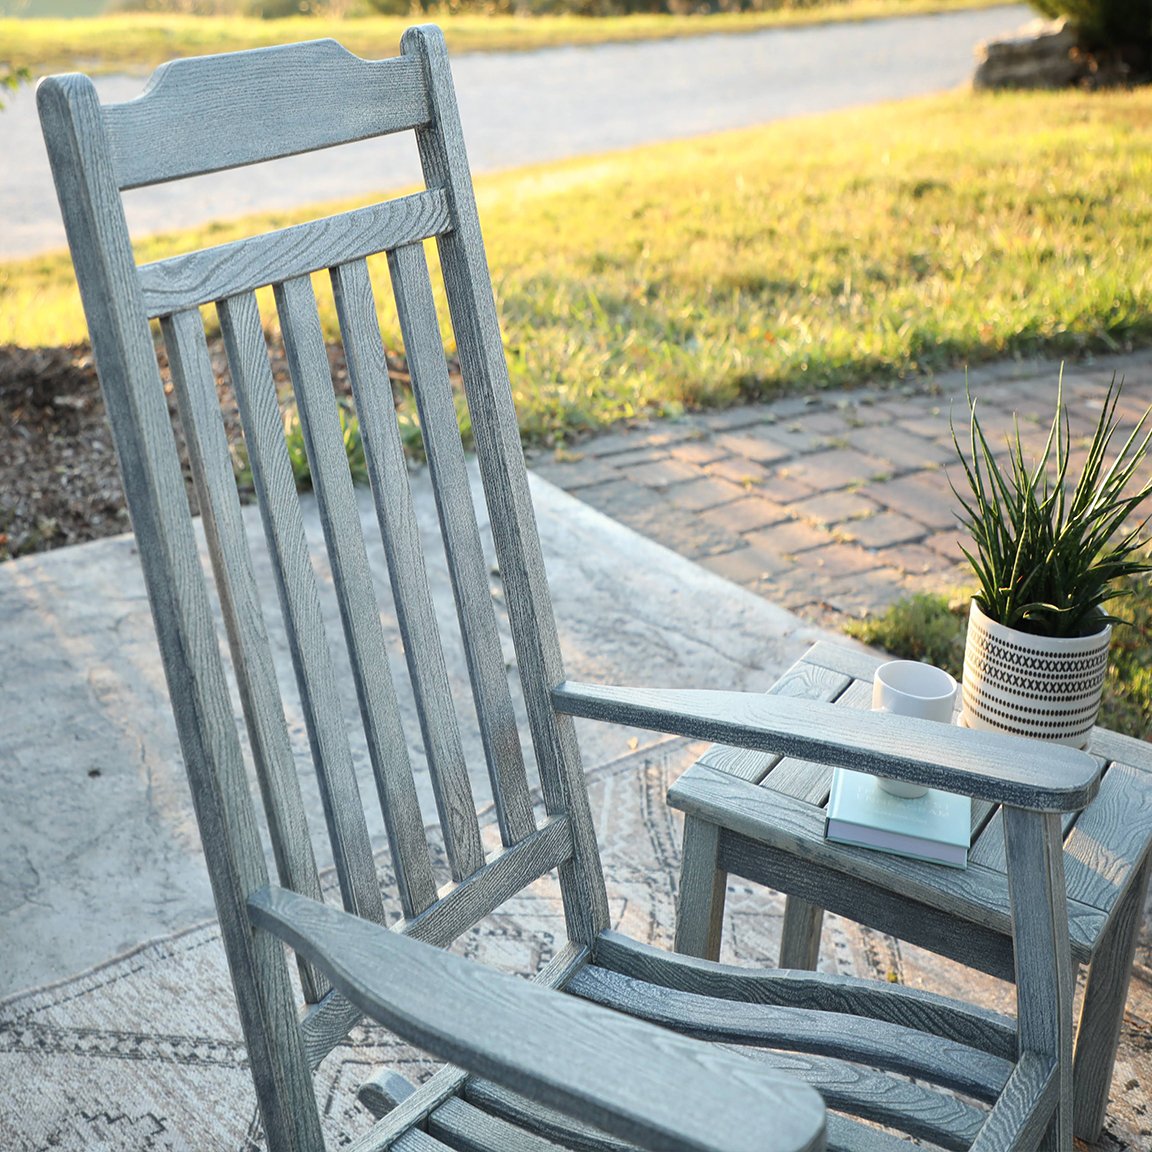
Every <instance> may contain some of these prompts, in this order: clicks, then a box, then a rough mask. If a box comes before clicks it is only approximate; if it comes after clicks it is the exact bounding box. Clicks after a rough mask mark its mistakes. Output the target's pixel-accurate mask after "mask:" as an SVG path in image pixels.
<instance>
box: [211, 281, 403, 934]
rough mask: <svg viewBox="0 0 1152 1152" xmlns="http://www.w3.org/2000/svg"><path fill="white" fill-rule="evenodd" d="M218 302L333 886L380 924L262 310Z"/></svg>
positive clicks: (251, 301) (251, 303)
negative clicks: (310, 759)
mask: <svg viewBox="0 0 1152 1152" xmlns="http://www.w3.org/2000/svg"><path fill="white" fill-rule="evenodd" d="M217 307H218V311H219V315H220V327H221V330H222V332H223V334H224V343H225V346H226V348H227V351H228V363H229V367H230V369H231V372H232V384H233V388H234V390H235V393H236V401H237V404H238V405H239V408H240V419H241V422H242V423H243V426H244V437H245V442H246V444H247V448H248V458H249V462H250V463H251V466H252V479H253V482H254V484H255V487H256V496H257V499H258V500H259V502H260V511H261V514H262V518H263V522H264V533H265V536H266V538H267V540H268V549H269V552H270V553H271V556H272V569H273V573H274V574H275V579H276V588H277V592H278V593H279V597H280V606H281V610H282V612H283V614H284V623H285V628H286V630H287V634H288V643H289V646H290V648H291V652H292V661H293V664H294V665H295V669H296V678H297V682H298V684H299V687H300V697H301V703H302V705H303V708H304V722H305V724H306V726H307V729H308V738H309V741H310V743H311V746H312V757H313V762H314V763H315V766H316V774H317V777H318V779H319V783H320V794H321V798H322V801H323V804H324V816H325V819H326V821H327V824H328V835H329V838H330V841H331V845H332V855H333V859H334V861H335V864H336V871H337V874H338V875H339V878H340V891H341V894H342V896H343V898H344V904H345V907H346V908H348V910H349V911H352V912H355V913H356V914H357V915H360V916H365V917H367V918H368V919H371V920H376V921H377V922H379V923H383V922H384V903H383V900H382V899H381V896H380V888H379V885H378V883H377V880H376V868H375V863H374V861H373V859H372V845H371V842H370V840H369V837H368V828H367V825H366V823H365V820H364V811H363V808H362V807H361V803H360V792H359V789H358V788H357V785H356V776H355V772H354V770H353V765H352V753H351V750H350V749H349V746H348V739H347V734H346V733H345V731H344V727H343V710H342V708H341V706H340V696H339V693H338V691H337V688H336V677H335V674H334V672H333V669H332V660H331V656H330V654H329V651H328V642H327V638H326V636H325V631H324V621H323V616H322V613H321V607H320V595H319V591H318V589H317V587H316V578H315V575H314V573H313V571H312V562H311V559H310V557H309V554H308V540H307V537H306V536H305V533H304V520H303V516H302V515H301V510H300V504H299V501H298V499H297V496H296V484H295V480H294V479H293V476H292V465H291V463H290V461H289V459H288V449H287V446H286V445H285V443H284V429H283V424H282V422H281V416H280V407H279V404H278V403H277V399H276V384H275V382H274V381H273V379H272V369H271V366H270V365H269V363H268V348H267V345H266V343H265V341H264V332H263V329H262V328H261V325H260V312H259V310H258V308H257V306H256V298H255V296H254V295H252V294H250V293H245V294H244V295H242V296H233V297H230V298H228V299H227V300H222V301H220V303H219V305H218V306H217Z"/></svg>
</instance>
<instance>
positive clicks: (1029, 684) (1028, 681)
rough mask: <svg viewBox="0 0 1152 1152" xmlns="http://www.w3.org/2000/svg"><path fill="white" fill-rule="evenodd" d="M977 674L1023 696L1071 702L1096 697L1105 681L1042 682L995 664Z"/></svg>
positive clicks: (977, 670)
mask: <svg viewBox="0 0 1152 1152" xmlns="http://www.w3.org/2000/svg"><path fill="white" fill-rule="evenodd" d="M976 672H977V673H978V674H979V675H980V676H982V677H983V678H984V679H985V680H990V681H993V682H994V683H996V684H998V685H999V686H1000V687H1001V688H1004V689H1011V690H1013V691H1015V692H1016V693H1017V694H1018V695H1021V696H1059V698H1060V699H1061V700H1069V701H1071V700H1076V699H1079V698H1082V697H1088V696H1093V695H1095V693H1096V692H1098V691H1099V689H1100V684H1101V682H1102V679H1103V678H1102V677H1100V676H1095V677H1092V678H1091V679H1077V680H1063V681H1057V680H1055V679H1047V680H1040V679H1037V678H1035V677H1033V676H1024V675H1022V674H1020V673H1018V672H1010V671H1008V670H1006V669H1002V668H999V667H997V666H996V665H994V664H985V665H984V666H983V667H977V668H976Z"/></svg>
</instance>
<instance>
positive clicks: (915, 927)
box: [720, 832, 1013, 980]
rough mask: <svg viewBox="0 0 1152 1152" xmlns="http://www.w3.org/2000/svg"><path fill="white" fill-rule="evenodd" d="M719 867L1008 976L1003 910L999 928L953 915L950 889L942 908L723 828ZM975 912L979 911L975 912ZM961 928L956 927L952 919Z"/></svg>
mask: <svg viewBox="0 0 1152 1152" xmlns="http://www.w3.org/2000/svg"><path fill="white" fill-rule="evenodd" d="M720 864H721V867H723V868H726V869H728V870H729V871H730V872H731V873H732V874H734V875H737V876H741V877H743V878H744V879H746V880H751V881H753V882H755V883H757V884H764V885H765V886H767V887H773V888H776V889H778V890H779V891H781V892H786V893H787V894H788V895H789V896H798V897H799V898H800V899H801V900H804V901H807V902H808V903H809V904H818V905H820V904H822V905H824V906H825V907H826V909H827V910H828V911H829V912H833V913H835V914H836V915H839V916H844V917H846V918H847V919H849V920H858V921H861V922H863V923H866V924H868V925H869V926H870V927H872V928H875V929H876V930H878V931H880V932H885V933H888V934H889V935H892V936H896V937H897V938H898V939H903V940H907V941H908V942H909V943H910V944H916V945H918V946H919V947H921V948H927V949H928V950H929V951H933V952H937V953H941V954H944V955H947V956H949V957H951V958H952V959H953V960H957V961H959V962H960V963H962V964H967V965H968V966H969V967H973V968H979V969H980V971H982V972H987V973H988V974H989V975H991V976H996V977H998V978H999V979H1002V980H1011V979H1012V973H1013V965H1012V944H1011V938H1010V936H1009V935H1008V931H1007V926H1008V925H1009V923H1010V921H1009V918H1008V916H1007V915H1006V914H1005V913H1003V912H1000V916H1001V917H1002V920H1003V924H1004V925H1005V927H1003V928H999V929H997V928H993V927H991V926H989V925H987V924H981V923H977V922H975V921H971V920H960V921H958V920H957V915H958V911H957V909H958V907H959V906H963V904H964V903H965V902H964V901H957V900H956V892H955V891H954V890H950V891H949V892H947V893H946V896H947V899H945V900H944V901H943V903H944V904H945V905H946V908H943V909H942V908H940V907H938V905H939V904H940V903H941V902H942V901H940V900H935V901H934V902H933V903H925V902H923V901H922V900H917V899H913V898H911V897H909V896H908V895H906V894H905V893H903V892H902V891H899V894H896V895H894V894H893V889H892V886H891V883H892V879H893V878H895V875H894V876H893V878H890V879H888V880H880V881H879V882H877V881H870V880H865V879H864V878H862V877H860V876H857V875H854V874H853V873H852V872H851V871H846V870H845V869H844V867H843V865H842V864H841V866H839V867H828V866H824V865H822V864H818V863H816V862H815V861H814V860H812V859H808V858H804V857H801V858H797V856H796V854H795V853H793V852H792V851H790V850H789V849H788V848H773V847H769V846H767V845H765V844H763V843H762V842H761V841H759V840H756V839H753V838H750V837H747V836H742V835H740V834H739V833H735V832H725V833H724V834H723V836H722V837H721V848H720ZM977 914H979V913H977ZM987 918H989V919H992V918H994V917H987ZM958 923H960V924H962V925H963V931H958V930H957V924H958Z"/></svg>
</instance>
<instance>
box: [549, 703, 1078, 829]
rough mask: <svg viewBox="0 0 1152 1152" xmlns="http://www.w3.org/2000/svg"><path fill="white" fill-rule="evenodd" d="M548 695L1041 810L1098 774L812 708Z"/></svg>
mask: <svg viewBox="0 0 1152 1152" xmlns="http://www.w3.org/2000/svg"><path fill="white" fill-rule="evenodd" d="M552 695H553V699H554V700H555V702H556V706H557V707H558V708H559V709H561V710H563V711H566V712H569V713H570V714H572V715H574V716H584V717H588V718H590V719H593V720H604V721H606V722H609V723H616V724H631V725H635V726H637V727H640V728H653V729H655V730H657V731H661V732H668V733H672V734H675V735H679V736H690V737H692V738H694V739H698V740H713V741H716V742H718V743H723V744H739V745H742V746H745V747H749V748H759V749H763V750H764V751H777V752H784V753H785V754H787V755H790V756H798V757H800V758H802V759H808V760H815V761H817V762H819V763H823V764H833V765H836V764H841V765H843V766H844V767H847V768H853V769H855V770H856V771H859V772H868V773H871V774H872V775H876V776H890V777H892V778H893V779H897V780H905V781H908V782H910V783H913V784H926V785H928V787H930V788H944V789H946V790H948V791H952V792H960V793H962V794H965V795H969V796H975V797H979V798H981V799H984V800H991V801H994V802H996V803H1009V804H1016V805H1018V806H1020V807H1028V808H1033V809H1036V810H1041V811H1047V810H1051V811H1060V812H1064V811H1070V810H1072V809H1076V808H1083V807H1084V806H1085V805H1086V804H1087V803H1088V802H1089V801H1090V800H1091V799H1092V797H1093V796H1094V795H1095V791H1096V787H1097V777H1098V775H1099V769H1100V765H1099V762H1098V761H1097V760H1096V759H1095V758H1094V757H1092V756H1089V755H1087V754H1086V753H1083V752H1078V751H1077V750H1076V749H1072V748H1065V747H1063V746H1059V747H1053V746H1052V745H1050V744H1043V743H1041V742H1040V741H1026V740H1023V739H1020V738H1019V737H1007V736H1001V735H999V734H998V733H990V732H970V731H968V730H967V729H961V728H954V727H952V726H950V725H947V724H935V723H932V722H931V721H929V720H918V719H914V718H912V717H909V716H894V715H891V714H887V713H884V714H881V713H874V712H856V711H854V710H850V709H841V708H837V707H836V706H835V705H834V704H825V703H821V702H819V701H809V700H791V699H788V698H785V697H779V696H767V695H758V694H755V693H747V692H711V691H696V690H692V689H687V690H659V689H647V688H616V687H609V686H605V685H587V684H577V683H574V682H568V683H563V684H560V685H558V686H557V687H556V688H555V689H554V690H553V693H552Z"/></svg>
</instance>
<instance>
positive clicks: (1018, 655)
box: [974, 631, 1108, 672]
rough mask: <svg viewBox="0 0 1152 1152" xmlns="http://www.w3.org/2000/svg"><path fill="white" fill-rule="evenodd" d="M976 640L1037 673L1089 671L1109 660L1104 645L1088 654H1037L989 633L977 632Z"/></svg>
mask: <svg viewBox="0 0 1152 1152" xmlns="http://www.w3.org/2000/svg"><path fill="white" fill-rule="evenodd" d="M974 638H975V639H976V640H977V642H978V643H979V644H980V645H981V647H984V648H988V649H993V650H995V651H996V653H997V655H998V656H999V658H1000V659H1002V660H1005V661H1007V662H1009V663H1013V664H1022V665H1023V666H1024V667H1026V668H1035V669H1036V670H1037V671H1049V670H1050V671H1054V672H1055V671H1060V670H1062V669H1064V668H1074V669H1076V670H1077V671H1087V670H1088V669H1089V668H1093V667H1095V666H1097V665H1098V664H1099V663H1100V662H1101V661H1106V660H1107V658H1108V647H1107V645H1104V644H1101V646H1100V647H1099V648H1097V649H1093V650H1092V651H1088V652H1069V653H1060V652H1055V653H1052V652H1049V653H1043V652H1037V650H1036V649H1035V648H1027V647H1025V646H1024V645H1022V644H1014V643H1012V642H1011V641H1010V640H1000V639H997V638H996V637H995V636H990V635H989V634H988V633H987V632H979V631H977V632H976V633H975V636H974Z"/></svg>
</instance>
